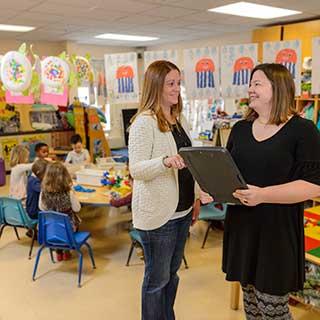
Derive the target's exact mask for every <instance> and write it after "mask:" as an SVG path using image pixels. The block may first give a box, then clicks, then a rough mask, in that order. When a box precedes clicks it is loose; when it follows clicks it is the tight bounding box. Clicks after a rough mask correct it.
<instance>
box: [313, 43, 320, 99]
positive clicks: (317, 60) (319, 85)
mask: <svg viewBox="0 0 320 320" xmlns="http://www.w3.org/2000/svg"><path fill="white" fill-rule="evenodd" d="M311 92H312V94H319V93H320V37H317V38H313V39H312V86H311Z"/></svg>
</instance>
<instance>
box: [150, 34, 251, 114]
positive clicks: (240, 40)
mask: <svg viewBox="0 0 320 320" xmlns="http://www.w3.org/2000/svg"><path fill="white" fill-rule="evenodd" d="M251 42H252V32H251V31H247V32H241V33H228V34H224V35H221V36H215V37H214V38H207V39H201V40H194V41H183V42H177V43H173V44H167V45H160V46H154V47H147V51H157V50H165V49H177V50H178V52H179V61H180V67H181V68H183V49H189V48H202V47H208V46H218V47H221V46H224V45H230V44H246V43H251ZM225 110H226V112H227V113H229V114H233V113H234V112H235V111H236V107H235V104H234V99H225Z"/></svg>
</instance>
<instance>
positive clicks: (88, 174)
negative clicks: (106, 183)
mask: <svg viewBox="0 0 320 320" xmlns="http://www.w3.org/2000/svg"><path fill="white" fill-rule="evenodd" d="M103 173H104V170H94V169H82V170H80V171H77V172H76V177H77V183H78V184H85V185H89V186H95V187H100V186H102V183H101V179H103Z"/></svg>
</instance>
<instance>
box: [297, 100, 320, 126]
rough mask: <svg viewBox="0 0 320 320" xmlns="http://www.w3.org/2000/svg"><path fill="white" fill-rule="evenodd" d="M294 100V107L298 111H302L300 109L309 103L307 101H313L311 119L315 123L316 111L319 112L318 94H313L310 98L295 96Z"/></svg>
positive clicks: (316, 119) (316, 120)
mask: <svg viewBox="0 0 320 320" xmlns="http://www.w3.org/2000/svg"><path fill="white" fill-rule="evenodd" d="M295 101H296V109H297V111H298V112H302V110H303V109H304V107H305V106H306V105H307V104H309V103H313V106H314V108H313V117H312V120H313V122H314V123H315V124H317V122H318V112H319V97H318V96H314V97H312V98H307V99H305V98H300V97H297V98H296V99H295Z"/></svg>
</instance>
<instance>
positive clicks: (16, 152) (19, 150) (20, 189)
mask: <svg viewBox="0 0 320 320" xmlns="http://www.w3.org/2000/svg"><path fill="white" fill-rule="evenodd" d="M28 162H29V149H28V148H27V147H25V146H23V145H17V146H15V147H13V149H12V150H11V154H10V166H11V174H10V188H9V196H10V197H12V198H15V199H19V200H22V201H23V202H24V201H25V199H26V196H27V173H28V171H30V170H31V167H32V165H33V164H32V163H28Z"/></svg>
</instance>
